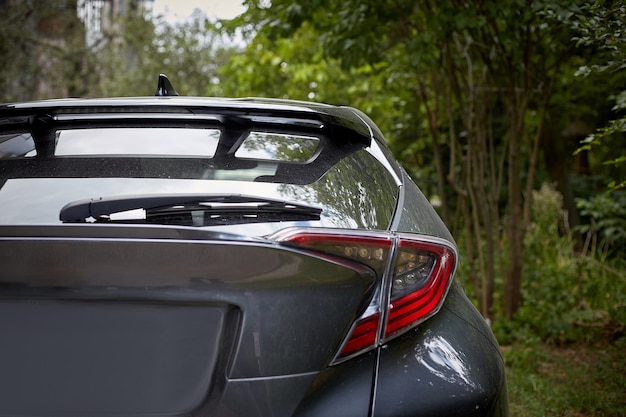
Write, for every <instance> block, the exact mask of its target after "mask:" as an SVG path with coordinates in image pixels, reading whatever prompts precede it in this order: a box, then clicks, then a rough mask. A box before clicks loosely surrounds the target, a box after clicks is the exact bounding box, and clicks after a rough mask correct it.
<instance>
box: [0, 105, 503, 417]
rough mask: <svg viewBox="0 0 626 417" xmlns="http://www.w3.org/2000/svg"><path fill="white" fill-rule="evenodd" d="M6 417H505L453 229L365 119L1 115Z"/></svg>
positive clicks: (255, 112)
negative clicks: (460, 273) (458, 275)
mask: <svg viewBox="0 0 626 417" xmlns="http://www.w3.org/2000/svg"><path fill="white" fill-rule="evenodd" d="M0 119H1V120H2V122H1V123H0V152H1V154H2V158H0V185H1V187H0V265H2V271H3V272H2V276H1V277H0V310H1V312H0V323H1V325H0V328H1V329H2V332H3V343H2V344H0V369H2V370H3V371H2V372H1V373H0V415H1V416H66V415H67V416H69V415H86V416H89V415H91V416H114V415H115V416H122V415H123V416H146V415H161V416H179V415H198V416H204V415H206V416H209V415H211V416H231V415H232V416H241V415H246V416H248V415H259V416H290V415H314V416H328V415H342V416H349V415H355V416H356V415H360V416H363V415H375V416H383V415H389V416H401V415H442V414H443V415H506V398H505V393H506V391H505V384H504V375H503V370H502V361H501V357H500V356H499V351H498V348H497V344H496V343H495V341H494V340H493V336H492V335H491V333H490V332H489V330H488V329H487V328H486V326H485V324H484V322H483V321H482V320H481V319H480V317H479V316H478V315H477V313H476V311H475V309H473V307H471V304H470V303H469V301H468V300H467V298H466V297H465V296H464V295H463V294H462V291H461V290H460V289H459V287H458V284H455V283H454V282H453V276H454V271H455V268H456V263H457V258H458V256H457V253H456V249H455V246H454V243H453V241H452V238H451V237H450V235H449V233H448V232H447V230H446V228H445V227H444V226H443V224H442V223H441V221H440V220H439V218H438V217H437V216H436V214H435V213H434V211H433V210H432V207H431V206H430V205H429V204H428V202H427V201H426V200H425V199H424V197H423V195H422V194H421V192H420V191H419V190H418V189H417V187H416V186H415V185H414V184H413V183H412V182H411V181H410V179H408V177H407V176H406V174H405V173H404V172H403V171H402V170H401V168H400V167H399V166H398V165H397V164H396V163H395V162H394V161H393V159H392V158H391V157H390V156H389V151H388V150H387V149H386V147H385V145H384V144H383V141H382V136H381V135H380V133H379V132H378V131H377V129H376V127H375V125H373V123H371V122H370V121H369V119H367V117H366V116H365V115H363V114H361V113H359V112H358V111H355V110H353V109H348V108H336V107H330V106H322V105H305V104H303V103H285V102H273V101H250V100H212V101H211V100H194V99H188V98H176V99H173V98H158V99H157V98H155V99H127V100H93V101H53V102H40V103H30V104H24V105H14V106H5V107H3V108H2V109H0Z"/></svg>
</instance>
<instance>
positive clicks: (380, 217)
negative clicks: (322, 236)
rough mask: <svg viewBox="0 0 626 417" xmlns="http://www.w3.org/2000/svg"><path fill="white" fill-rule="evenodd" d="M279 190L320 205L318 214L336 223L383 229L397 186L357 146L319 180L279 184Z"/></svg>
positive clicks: (389, 216)
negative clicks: (305, 184) (309, 182)
mask: <svg viewBox="0 0 626 417" xmlns="http://www.w3.org/2000/svg"><path fill="white" fill-rule="evenodd" d="M303 169H305V167H303ZM279 192H280V193H281V195H282V196H283V197H284V198H285V199H287V200H294V201H299V202H306V203H309V204H317V205H322V206H323V209H324V211H323V213H322V215H323V216H324V217H325V218H326V219H327V220H328V221H330V222H331V223H332V224H334V225H335V226H336V227H346V228H354V227H358V228H365V229H386V228H387V227H388V226H389V222H390V221H391V216H392V214H393V209H394V208H395V205H396V197H397V186H396V184H395V182H394V180H393V178H392V176H391V174H389V172H387V170H386V169H384V168H383V167H382V166H381V165H380V163H379V162H378V161H377V160H376V159H375V158H374V157H373V156H372V155H371V154H370V153H368V152H367V151H364V150H361V151H358V152H355V153H353V154H351V155H349V156H348V157H346V158H343V159H342V160H341V161H340V162H339V163H337V164H336V165H335V166H333V167H332V169H330V170H329V171H328V172H327V173H326V174H325V175H324V176H323V177H322V178H320V179H319V181H317V182H315V183H313V184H310V185H308V186H304V187H295V186H292V185H281V186H279Z"/></svg>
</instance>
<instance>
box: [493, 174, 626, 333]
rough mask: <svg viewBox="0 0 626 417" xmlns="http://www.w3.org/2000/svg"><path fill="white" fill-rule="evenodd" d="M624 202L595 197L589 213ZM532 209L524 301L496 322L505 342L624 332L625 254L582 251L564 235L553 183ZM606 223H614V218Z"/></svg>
mask: <svg viewBox="0 0 626 417" xmlns="http://www.w3.org/2000/svg"><path fill="white" fill-rule="evenodd" d="M604 197H607V198H612V197H611V196H607V195H604ZM605 202H606V201H605ZM618 206H619V203H615V204H611V205H610V207H608V208H601V207H602V202H601V201H600V200H594V202H593V203H590V204H589V208H588V213H589V214H593V215H596V216H598V218H599V219H602V218H604V216H605V215H606V213H607V211H608V212H610V213H611V216H612V215H614V214H615V213H621V210H624V209H623V206H622V207H618ZM614 210H617V211H614ZM532 213H533V218H532V219H533V220H532V223H531V225H530V227H529V230H528V233H527V236H526V240H525V248H524V277H525V280H524V282H523V284H522V296H523V299H524V303H523V305H522V307H521V308H520V309H519V311H518V312H517V314H516V315H515V317H514V318H513V320H512V321H511V322H497V323H496V327H495V328H494V330H495V332H496V335H497V336H498V338H499V340H500V342H501V343H504V344H508V343H513V342H516V341H517V342H519V341H545V342H550V343H556V344H563V343H571V342H594V341H597V340H599V339H608V340H612V339H613V338H615V337H619V336H620V335H623V334H624V330H625V329H626V302H625V301H626V262H625V261H624V259H622V257H621V256H618V257H616V258H612V259H610V258H607V257H606V256H605V255H604V254H603V253H600V251H596V252H593V253H591V252H590V253H588V254H585V255H584V256H583V255H580V254H578V253H576V252H575V250H574V245H573V242H572V241H571V240H570V238H569V237H568V236H564V237H563V236H560V235H559V229H560V227H561V226H560V224H561V222H562V219H563V213H562V208H561V196H560V194H559V193H558V192H556V191H555V190H554V189H553V188H552V187H551V186H548V185H545V184H544V185H543V186H542V187H541V189H540V190H539V191H536V192H534V194H533V210H532ZM617 215H618V216H621V214H617ZM623 218H624V217H622V218H621V219H623ZM614 220H615V219H614ZM603 224H605V225H606V226H607V227H614V226H613V225H614V223H613V222H607V223H603ZM622 224H623V220H622ZM598 231H599V229H596V233H598ZM622 253H623V252H622Z"/></svg>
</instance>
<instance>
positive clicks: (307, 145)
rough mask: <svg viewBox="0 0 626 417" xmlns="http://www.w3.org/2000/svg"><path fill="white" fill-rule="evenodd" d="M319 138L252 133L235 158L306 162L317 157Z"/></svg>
mask: <svg viewBox="0 0 626 417" xmlns="http://www.w3.org/2000/svg"><path fill="white" fill-rule="evenodd" d="M319 142H320V140H319V138H316V137H312V136H299V135H286V134H280V133H268V132H251V133H250V134H249V135H248V137H247V138H246V139H245V140H244V141H243V143H242V144H241V146H239V149H237V152H235V156H236V157H237V158H244V159H258V160H266V161H289V162H306V161H308V160H309V159H311V158H312V157H313V156H314V155H315V151H316V150H317V147H318V145H319Z"/></svg>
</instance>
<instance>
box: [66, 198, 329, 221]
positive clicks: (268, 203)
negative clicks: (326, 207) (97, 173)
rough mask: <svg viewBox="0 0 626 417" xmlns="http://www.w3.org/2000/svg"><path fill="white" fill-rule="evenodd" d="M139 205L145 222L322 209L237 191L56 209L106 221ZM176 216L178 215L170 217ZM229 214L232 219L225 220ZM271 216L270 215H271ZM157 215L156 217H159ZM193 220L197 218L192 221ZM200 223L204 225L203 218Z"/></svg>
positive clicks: (313, 215) (283, 216) (283, 215)
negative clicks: (197, 215) (202, 215)
mask: <svg viewBox="0 0 626 417" xmlns="http://www.w3.org/2000/svg"><path fill="white" fill-rule="evenodd" d="M138 209H143V210H145V212H146V218H145V221H146V222H150V223H166V224H170V223H174V224H186V223H188V222H187V221H181V220H180V215H181V213H186V214H188V215H189V216H190V215H191V213H197V212H202V213H208V214H209V215H211V216H212V217H213V218H214V219H216V220H215V221H214V222H213V224H223V223H231V224H232V223H247V222H251V221H277V220H319V219H320V214H321V212H322V209H321V208H319V207H314V206H308V205H304V204H298V203H292V202H289V201H284V200H279V199H271V198H265V197H255V196H247V195H241V194H140V195H130V196H114V197H100V198H91V199H85V200H77V201H73V202H71V203H68V204H66V205H65V206H64V207H63V208H62V209H61V211H60V212H59V218H60V220H61V221H62V222H63V223H76V222H79V223H82V222H85V221H88V219H93V221H109V216H110V215H112V214H115V213H121V212H126V211H131V210H138ZM175 216H179V219H177V220H176V219H172V217H175ZM224 216H230V218H231V219H233V218H235V217H238V219H234V220H233V221H232V222H229V221H228V218H224ZM272 217H273V218H272ZM159 219H160V220H159ZM193 223H194V224H196V223H197V222H193ZM203 225H208V224H206V222H204V223H203Z"/></svg>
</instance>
